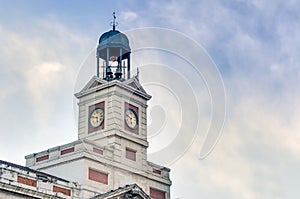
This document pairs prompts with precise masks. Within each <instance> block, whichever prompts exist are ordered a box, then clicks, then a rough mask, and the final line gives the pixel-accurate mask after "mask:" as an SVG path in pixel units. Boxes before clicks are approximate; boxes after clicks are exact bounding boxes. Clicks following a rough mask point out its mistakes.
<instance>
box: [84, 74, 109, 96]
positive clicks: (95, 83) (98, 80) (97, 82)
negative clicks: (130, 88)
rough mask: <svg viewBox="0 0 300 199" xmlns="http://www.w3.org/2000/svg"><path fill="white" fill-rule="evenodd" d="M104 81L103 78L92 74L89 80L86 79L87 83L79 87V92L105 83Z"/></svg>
mask: <svg viewBox="0 0 300 199" xmlns="http://www.w3.org/2000/svg"><path fill="white" fill-rule="evenodd" d="M105 83H106V81H104V80H103V79H101V78H99V77H97V76H93V77H92V78H91V79H90V81H88V83H87V84H86V85H85V86H84V87H83V88H82V89H81V91H80V92H79V93H82V92H84V91H87V90H89V89H91V88H94V87H97V86H100V85H102V84H105Z"/></svg>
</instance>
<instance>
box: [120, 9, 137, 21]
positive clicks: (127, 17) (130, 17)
mask: <svg viewBox="0 0 300 199" xmlns="http://www.w3.org/2000/svg"><path fill="white" fill-rule="evenodd" d="M137 17H138V14H137V13H136V12H133V11H124V12H121V13H120V20H122V21H126V22H132V21H134V20H135V19H136V18H137Z"/></svg>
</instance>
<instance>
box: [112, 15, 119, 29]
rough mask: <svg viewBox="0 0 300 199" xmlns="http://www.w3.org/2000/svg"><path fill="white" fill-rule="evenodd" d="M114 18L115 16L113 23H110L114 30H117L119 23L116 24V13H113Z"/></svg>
mask: <svg viewBox="0 0 300 199" xmlns="http://www.w3.org/2000/svg"><path fill="white" fill-rule="evenodd" d="M112 16H113V21H112V22H111V23H110V25H111V26H112V27H113V30H116V26H117V25H118V22H116V18H117V17H116V13H115V12H113V13H112Z"/></svg>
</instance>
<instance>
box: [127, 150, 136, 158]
mask: <svg viewBox="0 0 300 199" xmlns="http://www.w3.org/2000/svg"><path fill="white" fill-rule="evenodd" d="M126 158H127V159H129V160H133V161H136V151H135V150H132V149H129V148H126Z"/></svg>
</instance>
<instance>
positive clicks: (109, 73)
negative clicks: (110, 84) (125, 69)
mask: <svg viewBox="0 0 300 199" xmlns="http://www.w3.org/2000/svg"><path fill="white" fill-rule="evenodd" d="M112 78H113V72H112V71H111V68H110V66H107V67H106V80H108V81H110V80H111V79H112Z"/></svg>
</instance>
